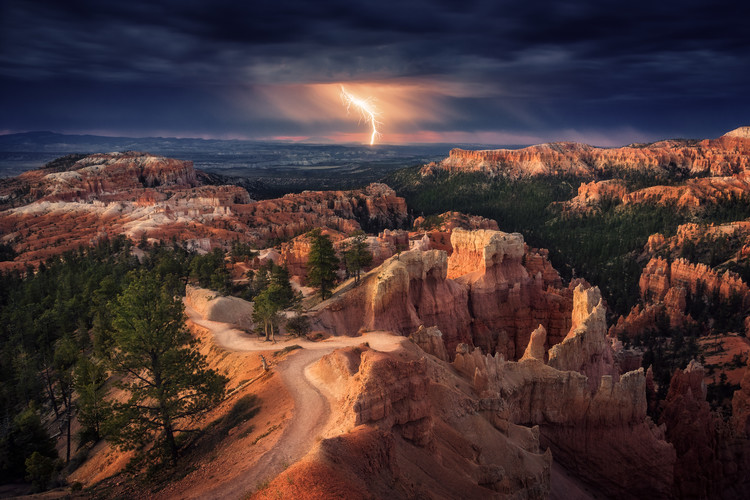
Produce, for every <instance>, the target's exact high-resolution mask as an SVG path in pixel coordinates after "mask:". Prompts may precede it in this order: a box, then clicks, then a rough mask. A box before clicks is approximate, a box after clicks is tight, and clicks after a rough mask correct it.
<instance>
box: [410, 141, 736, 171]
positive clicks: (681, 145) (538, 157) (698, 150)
mask: <svg viewBox="0 0 750 500" xmlns="http://www.w3.org/2000/svg"><path fill="white" fill-rule="evenodd" d="M748 166H750V140H748V139H747V138H746V137H745V135H744V134H743V133H740V132H736V131H735V132H730V133H729V134H726V135H724V136H722V137H720V138H718V139H706V140H703V141H686V140H666V141H660V142H655V143H652V144H636V145H630V146H625V147H621V148H598V147H594V146H589V145H586V144H579V143H572V142H557V143H550V144H540V145H536V146H530V147H527V148H523V149H497V150H485V151H467V150H463V149H452V150H451V151H450V153H449V156H448V158H446V159H445V160H443V161H442V162H440V163H431V164H429V165H426V166H425V167H424V168H423V169H422V174H423V175H427V174H430V173H431V172H434V171H435V170H447V171H450V172H485V173H488V174H491V175H503V176H507V177H510V178H519V177H527V176H536V175H555V174H575V175H581V176H594V175H595V174H596V173H598V172H607V171H611V170H620V169H629V170H640V171H649V172H655V173H657V174H659V173H663V172H665V171H668V170H670V169H679V170H684V171H688V172H690V173H692V174H697V173H703V172H708V173H710V174H711V175H718V176H727V175H732V174H735V173H738V172H740V171H742V170H745V169H746V168H747V167H748Z"/></svg>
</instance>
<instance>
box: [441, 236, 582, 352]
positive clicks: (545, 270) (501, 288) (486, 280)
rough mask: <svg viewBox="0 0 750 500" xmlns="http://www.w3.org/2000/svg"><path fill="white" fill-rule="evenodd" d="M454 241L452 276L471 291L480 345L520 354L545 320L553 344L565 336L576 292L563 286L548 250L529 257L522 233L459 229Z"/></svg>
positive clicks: (475, 339) (474, 327) (474, 331)
mask: <svg viewBox="0 0 750 500" xmlns="http://www.w3.org/2000/svg"><path fill="white" fill-rule="evenodd" d="M451 245H452V246H453V249H454V251H453V253H452V254H451V257H450V259H449V261H448V277H449V278H452V279H455V280H456V281H457V282H458V283H460V284H462V285H463V286H464V287H466V288H467V290H468V292H469V297H470V307H471V315H472V317H473V319H474V321H473V323H472V337H473V342H474V345H475V346H479V347H481V348H482V349H483V350H484V351H485V352H489V353H494V352H499V353H501V354H502V355H503V356H505V357H506V358H507V359H518V358H520V357H521V356H522V355H523V351H524V349H525V348H526V345H527V344H528V342H529V336H530V335H531V332H532V330H534V328H535V327H536V326H537V325H539V324H541V325H543V326H544V327H545V329H546V330H547V338H548V344H547V345H548V346H549V345H553V344H556V343H557V342H560V341H561V340H562V339H563V337H564V336H565V335H566V334H567V332H568V330H569V328H570V310H571V308H572V302H571V299H572V293H571V291H570V290H567V291H566V290H561V289H559V288H558V287H560V286H561V280H560V276H559V274H558V273H557V272H554V270H553V269H552V268H551V266H549V267H548V265H549V264H548V261H546V259H545V258H544V256H543V255H542V254H540V253H531V254H530V255H531V258H530V259H525V256H526V255H528V254H527V252H528V251H529V250H528V249H527V247H526V246H525V245H524V242H523V237H522V236H521V235H520V234H517V233H515V234H507V233H502V232H499V231H489V230H477V231H464V230H462V229H455V230H454V231H453V233H452V235H451ZM532 252H533V251H532ZM524 260H526V261H527V265H530V266H531V267H530V268H529V267H525V266H524ZM545 262H546V264H545ZM530 270H533V271H536V272H535V274H533V275H532V274H530V272H529V271H530Z"/></svg>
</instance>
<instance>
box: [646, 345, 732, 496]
mask: <svg viewBox="0 0 750 500" xmlns="http://www.w3.org/2000/svg"><path fill="white" fill-rule="evenodd" d="M704 376H705V374H704V371H703V367H702V366H701V365H700V363H698V362H696V361H694V360H693V361H691V362H690V364H689V365H688V366H687V368H685V370H684V371H683V370H680V369H678V370H676V371H675V373H674V375H672V380H671V382H670V384H669V393H668V394H667V399H666V401H665V402H664V408H663V411H662V414H661V417H660V422H661V423H663V424H665V425H666V428H667V433H666V438H667V440H668V441H669V442H670V443H672V445H673V446H674V447H675V450H676V451H677V464H676V465H675V487H674V492H675V496H676V497H677V498H717V497H720V496H721V488H720V486H719V484H720V478H721V476H722V472H721V465H720V463H719V460H718V456H717V455H716V445H717V443H716V428H715V426H716V423H717V422H716V420H715V416H714V415H712V414H711V409H710V407H709V405H708V403H707V402H706V384H705V382H704V381H703V378H704Z"/></svg>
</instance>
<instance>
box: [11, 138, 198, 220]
mask: <svg viewBox="0 0 750 500" xmlns="http://www.w3.org/2000/svg"><path fill="white" fill-rule="evenodd" d="M19 184H20V185H21V186H23V189H24V190H27V191H28V194H27V195H26V196H23V197H22V201H23V202H24V203H30V202H32V201H35V200H46V201H87V200H91V199H106V198H107V197H108V196H109V195H111V194H114V193H122V192H127V191H130V190H141V189H143V188H148V187H156V186H171V187H175V188H186V187H194V186H197V185H198V181H197V179H196V174H195V170H194V169H193V162H190V161H182V160H174V159H170V158H164V157H161V156H154V155H150V154H147V153H136V152H127V153H108V154H94V155H90V156H86V157H84V158H82V159H80V160H78V161H77V162H75V163H73V164H72V165H70V166H68V167H66V168H65V169H64V170H60V169H44V168H42V169H40V170H31V171H28V172H24V173H23V174H21V175H19V176H18V177H17V178H16V179H13V180H11V181H10V182H9V184H6V183H5V182H3V184H2V186H0V195H6V196H8V195H11V196H9V198H10V197H12V191H11V193H8V188H9V187H10V188H11V189H12V190H16V189H18V185H19ZM16 201H17V202H18V201H21V200H16ZM0 208H2V206H0Z"/></svg>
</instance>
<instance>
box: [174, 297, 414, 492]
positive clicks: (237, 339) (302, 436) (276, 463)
mask: <svg viewBox="0 0 750 500" xmlns="http://www.w3.org/2000/svg"><path fill="white" fill-rule="evenodd" d="M185 313H186V314H187V316H188V318H189V319H190V320H191V321H192V322H193V323H195V324H197V325H199V326H202V327H204V328H207V329H208V330H209V331H211V333H212V334H213V338H214V341H215V342H216V343H217V344H218V345H219V346H221V347H223V348H225V349H229V350H233V351H269V350H277V349H283V348H284V347H286V346H289V345H294V344H296V345H299V346H300V347H302V349H298V350H296V351H294V352H292V353H290V354H289V355H288V356H287V358H286V359H284V361H282V362H281V363H279V364H278V365H276V366H275V367H274V368H273V369H274V370H275V371H277V372H278V374H279V376H280V377H281V380H282V383H283V384H284V386H285V387H286V388H287V389H288V390H289V393H290V394H291V396H292V398H293V400H294V412H293V414H292V417H291V420H290V421H289V422H288V423H287V425H286V427H285V429H284V432H283V434H282V435H281V438H280V439H279V441H278V442H277V443H276V445H275V446H274V447H273V448H271V449H270V450H268V451H267V452H266V453H265V454H264V455H263V456H262V457H261V458H260V460H259V461H258V462H257V463H256V464H255V465H254V466H252V467H249V468H248V470H246V471H244V472H243V473H241V475H240V476H239V477H240V479H237V480H234V481H232V482H225V483H220V484H218V485H217V487H216V488H215V489H214V490H212V491H210V492H208V497H210V498H215V499H227V500H229V499H232V500H233V499H238V498H243V497H244V496H245V495H246V494H247V493H249V492H252V491H254V490H255V489H256V488H257V486H258V484H259V483H262V482H263V481H265V480H272V479H273V478H275V477H276V476H277V475H279V474H280V473H281V472H283V470H284V469H285V468H286V467H287V466H289V465H291V464H293V463H295V462H297V461H298V460H299V459H301V458H302V457H304V456H305V455H306V454H307V452H308V451H310V449H311V448H312V446H313V444H314V443H315V441H316V439H317V438H318V437H319V436H321V434H322V432H323V430H324V429H325V428H326V425H327V424H328V421H329V418H330V416H331V407H330V402H329V400H328V399H327V398H326V396H324V393H323V392H321V390H320V388H319V387H317V386H316V384H315V382H313V380H312V379H311V378H310V377H309V376H308V375H307V373H306V368H307V367H308V366H310V365H311V364H312V363H315V362H316V361H317V360H319V359H320V358H322V357H323V356H324V355H326V354H329V353H331V352H333V351H334V350H335V349H339V348H341V347H348V346H356V345H360V344H362V343H363V342H367V343H368V344H369V345H370V347H371V348H373V349H376V350H378V351H392V350H395V349H397V348H398V347H399V346H400V345H401V341H403V339H404V337H400V336H396V335H393V334H390V333H386V332H371V333H367V334H365V335H362V336H361V337H332V338H329V339H327V340H325V341H322V342H310V341H308V340H302V339H294V340H283V341H280V342H278V343H276V344H269V343H268V342H265V341H262V340H259V339H258V338H257V337H255V338H254V337H251V336H250V335H248V334H247V333H245V332H243V331H241V330H238V329H236V328H233V327H232V326H231V325H229V324H227V323H221V322H218V321H209V320H204V319H203V317H202V316H201V315H200V314H199V313H198V312H197V311H195V310H194V309H193V308H192V307H190V306H189V305H188V304H185ZM205 495H206V494H205V493H203V495H202V496H205Z"/></svg>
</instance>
